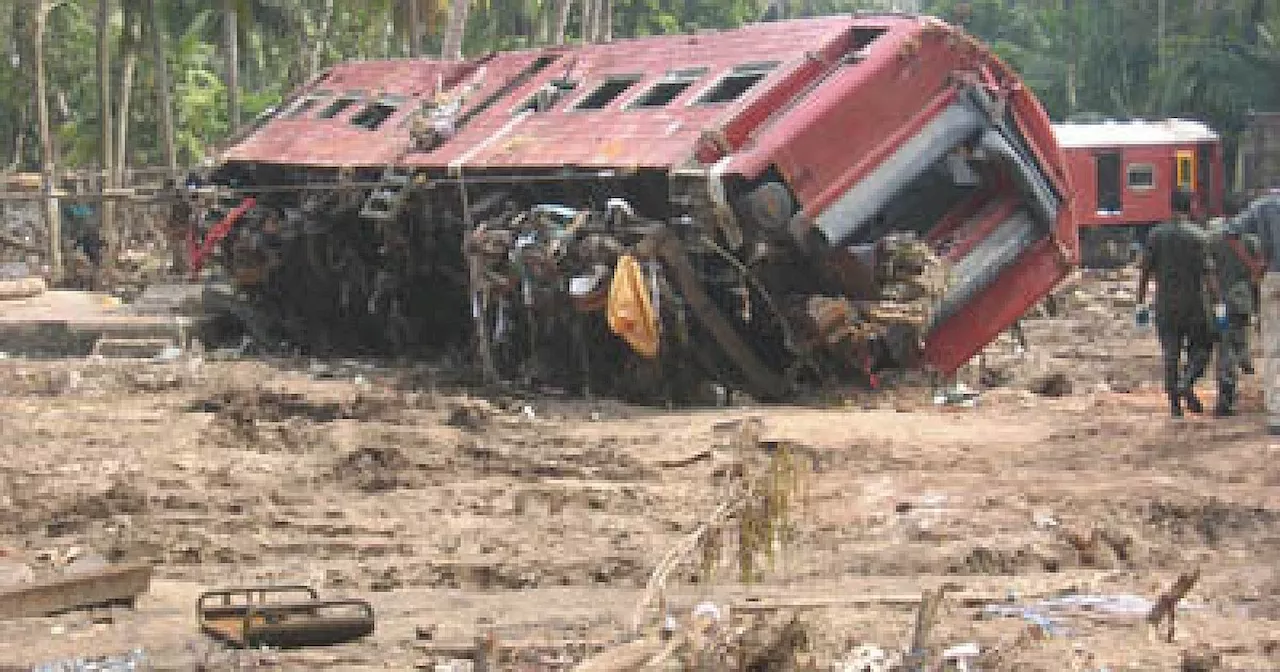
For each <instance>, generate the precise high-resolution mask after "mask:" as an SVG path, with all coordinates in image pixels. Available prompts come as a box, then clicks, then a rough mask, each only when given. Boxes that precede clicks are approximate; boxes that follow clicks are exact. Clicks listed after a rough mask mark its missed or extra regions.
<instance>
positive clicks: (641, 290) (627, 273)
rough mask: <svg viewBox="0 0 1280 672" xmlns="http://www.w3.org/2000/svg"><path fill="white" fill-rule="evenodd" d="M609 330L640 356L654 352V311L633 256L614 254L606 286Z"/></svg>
mask: <svg viewBox="0 0 1280 672" xmlns="http://www.w3.org/2000/svg"><path fill="white" fill-rule="evenodd" d="M608 315H609V330H610V331H612V332H613V333H615V334H617V335H618V337H619V338H621V339H622V340H624V341H626V342H627V344H628V345H630V346H631V349H632V350H635V351H636V353H637V354H639V355H640V356H642V357H648V358H649V359H653V358H654V357H657V356H658V340H659V339H658V315H657V313H656V312H655V311H654V309H653V303H652V302H651V301H650V300H649V289H648V288H647V287H646V286H645V282H644V273H643V272H642V271H641V270H640V264H639V263H637V262H636V260H635V258H634V257H631V256H630V255H623V256H621V257H618V265H617V267H616V268H614V269H613V283H612V284H611V285H610V286H609V308H608Z"/></svg>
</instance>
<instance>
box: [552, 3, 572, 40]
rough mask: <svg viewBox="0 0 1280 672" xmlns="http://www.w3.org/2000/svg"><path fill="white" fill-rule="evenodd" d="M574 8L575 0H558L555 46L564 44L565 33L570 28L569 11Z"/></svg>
mask: <svg viewBox="0 0 1280 672" xmlns="http://www.w3.org/2000/svg"><path fill="white" fill-rule="evenodd" d="M572 6H573V0H556V29H555V35H554V36H553V37H554V39H553V40H552V41H553V42H554V43H555V44H557V45H561V44H564V33H565V31H566V30H567V29H568V27H569V9H570V8H571V7H572Z"/></svg>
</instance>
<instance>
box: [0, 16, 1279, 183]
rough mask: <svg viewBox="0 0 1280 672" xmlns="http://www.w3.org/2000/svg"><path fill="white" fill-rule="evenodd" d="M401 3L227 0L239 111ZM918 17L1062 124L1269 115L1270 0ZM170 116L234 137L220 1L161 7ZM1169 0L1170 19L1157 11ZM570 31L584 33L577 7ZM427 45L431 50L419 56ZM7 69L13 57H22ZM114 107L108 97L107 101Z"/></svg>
mask: <svg viewBox="0 0 1280 672" xmlns="http://www.w3.org/2000/svg"><path fill="white" fill-rule="evenodd" d="M415 1H416V2H417V7H418V14H417V15H418V16H419V19H420V21H421V26H420V33H421V35H422V39H421V41H420V45H419V46H420V47H421V48H423V49H427V50H436V51H438V49H439V48H440V42H441V32H442V31H443V29H444V22H445V17H446V15H447V12H448V6H449V0H415ZM409 2H410V0H235V1H234V2H233V3H232V6H233V8H234V11H235V13H236V15H237V17H238V18H237V26H238V36H237V37H238V40H237V41H238V51H239V54H240V59H239V61H240V62H239V72H240V89H241V91H240V93H241V96H240V98H241V107H242V109H241V118H242V119H245V120H248V119H252V118H253V117H254V116H255V115H257V114H259V113H261V112H263V111H264V110H267V109H270V108H271V107H272V106H274V105H277V104H278V103H279V101H280V100H281V98H282V97H283V96H284V95H286V94H287V93H288V91H289V90H290V89H291V88H293V87H294V86H296V85H298V84H300V83H301V82H303V81H305V80H306V79H307V78H308V77H310V76H312V75H314V74H316V73H317V72H318V71H319V70H321V69H323V68H324V67H326V66H328V65H330V64H332V63H336V62H339V61H342V60H346V59H355V58H388V57H401V56H404V55H406V54H407V44H408V36H409V34H410V28H409V26H408V23H407V22H408V20H409V19H408V17H409V16H410V12H409V10H408V5H409ZM37 4H38V3H37V2H36V1H35V0H0V9H3V10H7V11H4V12H3V13H0V16H5V17H6V18H8V19H10V20H7V21H0V40H4V43H6V44H9V45H11V50H10V58H9V59H7V60H8V61H9V62H8V63H0V90H2V91H5V92H7V93H8V94H9V95H6V96H4V97H3V98H2V99H0V156H3V158H2V159H0V160H2V161H3V162H4V163H6V164H8V163H12V164H14V165H15V166H16V167H19V168H21V169H26V170H32V169H35V168H37V167H38V162H39V156H40V154H39V149H38V143H37V137H36V132H35V124H36V119H35V113H34V107H35V106H34V104H33V99H34V95H33V92H34V88H35V87H34V78H33V76H32V75H33V63H34V51H33V49H34V47H33V40H34V37H33V30H34V24H35V20H34V16H35V14H34V12H35V7H36V6H37ZM57 4H58V6H57V8H56V9H54V10H53V12H52V13H51V14H50V18H49V23H48V30H47V33H46V34H47V40H46V63H47V70H48V91H49V98H50V101H51V109H52V111H53V121H54V132H55V135H56V136H57V152H56V154H57V156H58V157H59V159H58V160H59V162H60V163H61V164H62V165H64V166H92V165H96V164H97V163H98V162H99V143H100V141H101V140H100V138H101V130H100V127H99V125H100V124H99V120H98V118H97V117H98V113H97V105H98V104H97V97H98V82H97V77H96V72H97V70H96V41H97V34H96V27H95V18H96V12H97V2H96V0H66V1H65V2H61V3H57ZM142 4H143V3H142V2H141V0H113V2H112V6H113V7H114V15H113V17H112V20H111V21H110V22H109V30H110V31H111V32H112V35H111V38H112V40H113V51H114V53H115V55H116V56H117V58H115V59H113V84H114V85H115V86H117V87H118V85H119V80H120V70H121V65H120V61H121V60H122V59H120V58H118V56H119V54H120V52H121V47H122V46H123V44H124V43H125V42H126V41H128V39H129V38H128V36H127V35H125V34H124V33H125V31H124V29H123V26H124V23H125V21H124V20H123V14H122V12H123V11H124V10H125V9H126V8H127V9H128V10H129V11H131V12H132V11H138V12H142V11H143V10H142V9H140V7H141V6H142ZM888 4H889V3H886V2H878V1H877V0H776V1H771V0H712V1H710V2H690V1H689V0H614V4H613V33H614V35H615V36H616V37H630V36H639V35H653V34H668V33H679V32H687V31H692V30H696V29H715V28H729V27H734V26H738V25H741V24H743V23H748V22H751V21H755V20H759V19H761V18H765V17H795V16H806V15H815V14H827V13H839V12H850V11H857V10H867V9H875V8H877V7H881V8H882V7H884V6H886V5H888ZM919 5H920V8H921V10H922V11H924V12H925V13H929V14H934V15H937V16H940V17H942V18H944V19H946V20H948V21H951V22H953V23H959V24H962V25H964V26H965V27H966V29H968V30H969V31H970V32H971V33H973V34H975V35H976V36H978V37H979V38H981V39H982V40H984V41H985V42H986V43H987V44H989V45H990V46H991V48H992V49H993V50H994V51H995V52H996V53H997V54H998V55H1000V56H1001V57H1002V58H1004V59H1006V60H1007V61H1009V63H1010V64H1011V65H1013V66H1014V67H1015V68H1016V69H1017V70H1018V71H1019V72H1021V73H1022V75H1023V77H1024V79H1025V80H1026V82H1027V83H1028V84H1029V85H1030V86H1031V87H1032V88H1033V89H1034V90H1035V91H1036V93H1037V95H1038V96H1039V97H1040V99H1041V101H1042V102H1043V103H1044V104H1045V107H1046V109H1048V111H1049V113H1050V115H1051V116H1052V117H1054V118H1055V119H1064V118H1069V117H1073V116H1075V117H1078V116H1096V117H1125V116H1142V117H1148V118H1158V117H1162V116H1171V115H1180V116H1187V117H1195V118H1201V119H1205V120H1207V121H1209V122H1210V123H1212V124H1213V125H1214V126H1215V127H1217V128H1219V129H1220V130H1222V131H1224V132H1225V133H1227V134H1228V137H1229V139H1230V135H1231V134H1232V133H1235V132H1237V131H1238V130H1239V129H1240V128H1241V127H1242V126H1243V124H1244V121H1245V119H1246V117H1247V113H1248V112H1249V111H1250V110H1253V109H1277V108H1280V77H1277V76H1276V74H1275V73H1276V72H1280V42H1278V39H1280V2H1266V1H1265V0H1218V1H1216V2H1212V3H1206V2H1195V3H1192V2H1182V1H1179V0H1163V1H1162V0H1142V1H1140V2H1139V1H1133V2H1115V1H1114V0H920V2H919ZM156 6H157V9H158V11H159V16H158V19H159V26H160V31H161V32H162V33H163V37H164V40H165V48H166V53H167V60H168V64H169V71H170V77H171V82H170V83H169V85H170V91H171V92H172V95H173V106H174V111H175V117H176V121H177V142H178V144H179V147H180V152H181V159H180V160H181V161H182V162H184V163H189V162H192V161H198V160H199V159H200V158H201V157H202V156H204V155H205V154H206V153H207V152H208V151H209V149H210V147H212V146H214V145H216V144H217V143H219V142H221V141H223V140H224V139H225V138H226V136H227V134H228V133H229V131H230V124H229V122H228V119H229V118H230V115H229V111H228V110H227V104H228V95H227V94H228V91H227V89H226V83H225V82H226V81H227V71H226V67H227V65H226V57H225V54H226V53H227V51H226V49H227V43H226V39H225V37H226V35H225V24H224V21H225V15H224V12H223V8H224V5H223V3H222V2H220V1H213V0H156ZM1161 6H1163V7H1164V9H1165V11H1164V13H1163V21H1161V20H1160V19H1161V17H1162V15H1161V13H1160V7H1161ZM571 7H572V9H571V14H570V19H569V24H568V31H567V32H568V38H569V39H570V40H578V39H581V35H580V29H579V25H580V21H581V7H582V5H581V2H576V3H574V4H572V6H571ZM556 8H557V5H556V3H555V2H554V0H476V1H475V2H473V4H472V6H471V13H470V19H469V21H468V26H467V31H466V35H465V40H464V50H465V51H466V52H467V53H468V54H477V53H484V52H488V51H493V50H501V49H513V48H524V47H527V46H530V45H536V44H539V43H541V42H544V41H545V40H547V39H549V36H550V33H551V25H552V24H554V21H555V13H556ZM143 26H144V33H143V36H142V39H143V42H144V44H141V45H138V46H139V47H140V49H139V63H138V67H139V70H138V77H137V78H136V82H135V87H136V88H135V90H134V91H133V100H134V106H133V111H132V114H131V115H130V123H131V126H132V129H133V132H132V133H131V134H130V152H129V155H130V161H131V163H134V164H145V163H150V162H154V161H157V160H158V158H159V157H161V156H163V151H162V148H160V147H159V146H158V144H157V143H158V142H159V138H160V135H161V134H160V133H158V132H156V129H157V128H158V124H159V120H158V107H159V106H158V105H157V104H155V101H156V100H157V96H156V90H157V87H158V86H162V85H163V83H162V82H159V81H157V78H156V76H155V72H156V71H155V67H154V63H152V62H151V51H150V47H149V42H148V40H149V39H150V35H149V28H148V27H147V26H148V23H147V22H146V21H143ZM426 53H432V52H431V51H427V52H426ZM15 64H16V65H15ZM116 99H117V100H119V97H118V93H117V94H116Z"/></svg>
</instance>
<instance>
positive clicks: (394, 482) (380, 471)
mask: <svg viewBox="0 0 1280 672" xmlns="http://www.w3.org/2000/svg"><path fill="white" fill-rule="evenodd" d="M410 466H411V465H410V464H409V460H408V459H407V458H405V456H404V453H401V452H400V450H399V449H397V448H394V447H391V446H365V447H363V448H359V449H357V450H354V451H352V452H350V453H348V454H346V455H344V456H343V457H341V458H340V459H339V460H338V463H337V464H335V465H334V467H333V478H334V479H335V480H337V481H339V482H342V483H347V484H350V485H352V486H353V487H355V488H356V489H358V490H363V491H364V492H384V491H387V490H394V489H396V488H399V487H404V486H406V485H408V484H409V481H408V479H407V478H405V476H404V474H403V473H402V472H403V471H405V470H407V469H408V468H409V467H410Z"/></svg>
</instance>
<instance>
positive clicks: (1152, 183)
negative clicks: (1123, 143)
mask: <svg viewBox="0 0 1280 672" xmlns="http://www.w3.org/2000/svg"><path fill="white" fill-rule="evenodd" d="M1135 173H1138V174H1145V175H1147V178H1148V179H1147V182H1146V183H1135V182H1134V181H1133V176H1134V174H1135ZM1124 186H1125V188H1126V189H1129V190H1131V191H1151V190H1152V189H1155V188H1156V167H1155V165H1153V164H1150V163H1131V164H1129V165H1127V166H1125V169H1124Z"/></svg>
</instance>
